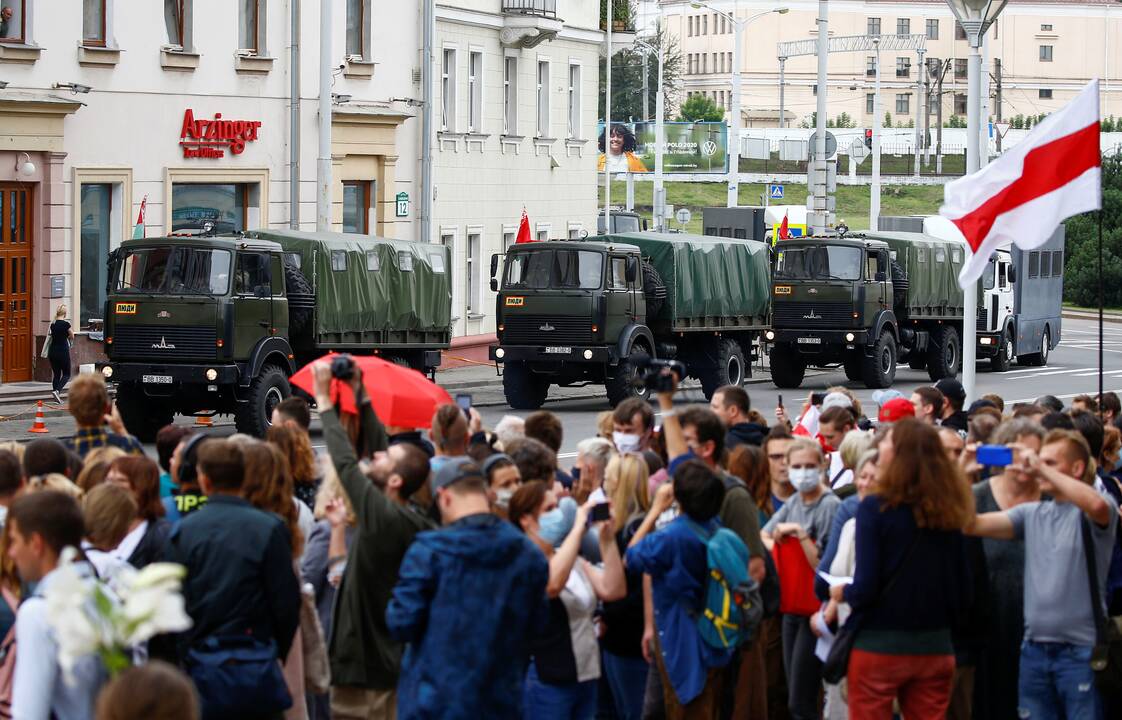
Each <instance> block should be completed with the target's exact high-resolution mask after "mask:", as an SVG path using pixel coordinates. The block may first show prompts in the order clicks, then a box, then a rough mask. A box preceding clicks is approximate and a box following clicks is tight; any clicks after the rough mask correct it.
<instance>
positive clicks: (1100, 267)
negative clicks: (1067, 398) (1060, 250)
mask: <svg viewBox="0 0 1122 720" xmlns="http://www.w3.org/2000/svg"><path fill="white" fill-rule="evenodd" d="M1102 417H1103V211H1102V208H1099V420H1102Z"/></svg>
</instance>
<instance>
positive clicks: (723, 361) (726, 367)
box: [701, 338, 747, 398]
mask: <svg viewBox="0 0 1122 720" xmlns="http://www.w3.org/2000/svg"><path fill="white" fill-rule="evenodd" d="M746 368H747V364H746V362H745V360H744V351H743V350H741V349H740V343H738V342H736V341H735V340H730V339H729V338H722V339H720V340H718V341H717V367H715V368H714V369H712V370H710V371H708V372H705V373H703V374H702V377H701V391H702V392H703V393H705V397H706V398H712V397H713V393H715V392H717V388H720V387H724V386H725V385H735V386H737V387H740V386H742V385H743V384H744V378H745V377H746V376H747V371H746Z"/></svg>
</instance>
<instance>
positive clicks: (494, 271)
mask: <svg viewBox="0 0 1122 720" xmlns="http://www.w3.org/2000/svg"><path fill="white" fill-rule="evenodd" d="M498 274H499V254H498V253H493V254H492V255H491V277H492V278H494V277H495V276H496V275H498ZM491 289H492V290H494V289H495V288H491Z"/></svg>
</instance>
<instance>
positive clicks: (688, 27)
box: [686, 17, 693, 37]
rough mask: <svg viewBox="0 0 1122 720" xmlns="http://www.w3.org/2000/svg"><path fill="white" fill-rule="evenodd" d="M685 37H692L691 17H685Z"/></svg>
mask: <svg viewBox="0 0 1122 720" xmlns="http://www.w3.org/2000/svg"><path fill="white" fill-rule="evenodd" d="M686 37H693V18H692V17H687V18H686Z"/></svg>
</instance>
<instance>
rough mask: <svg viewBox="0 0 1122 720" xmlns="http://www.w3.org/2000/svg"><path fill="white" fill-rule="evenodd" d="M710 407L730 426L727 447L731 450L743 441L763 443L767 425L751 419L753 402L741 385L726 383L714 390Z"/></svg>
mask: <svg viewBox="0 0 1122 720" xmlns="http://www.w3.org/2000/svg"><path fill="white" fill-rule="evenodd" d="M709 409H710V410H712V411H713V412H715V413H716V414H717V417H719V418H720V419H721V422H722V423H724V426H725V427H726V428H728V434H727V435H726V436H725V447H726V448H727V449H728V450H730V451H731V450H732V449H733V448H735V447H736V446H738V445H740V444H742V443H747V444H749V445H761V444H763V441H764V438H765V437H767V425H764V424H762V423H759V422H753V421H751V420H749V415H750V414H751V412H752V404H751V401H750V400H749V398H748V393H747V392H745V391H744V388H742V387H740V386H739V385H725V386H724V387H719V388H717V389H716V390H715V391H713V397H712V399H711V400H710V401H709Z"/></svg>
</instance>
